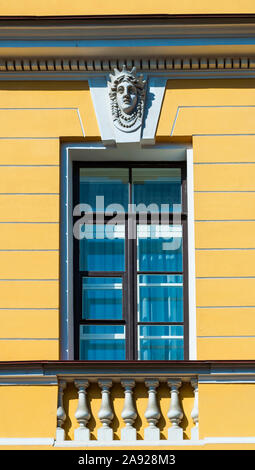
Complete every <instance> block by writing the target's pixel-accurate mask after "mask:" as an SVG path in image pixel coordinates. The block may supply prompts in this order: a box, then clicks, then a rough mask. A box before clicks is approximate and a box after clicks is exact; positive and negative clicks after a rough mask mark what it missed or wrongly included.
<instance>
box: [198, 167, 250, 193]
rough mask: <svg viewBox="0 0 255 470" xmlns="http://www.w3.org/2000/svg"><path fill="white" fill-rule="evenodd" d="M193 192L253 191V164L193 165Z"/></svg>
mask: <svg viewBox="0 0 255 470" xmlns="http://www.w3.org/2000/svg"><path fill="white" fill-rule="evenodd" d="M194 190H195V191H254V190H255V164H254V163H246V164H233V165H231V164H230V163H226V164H224V163H222V164H221V165H220V166H219V165H218V164H215V165H214V164H208V165H207V164H206V163H205V164H203V165H196V164H195V165H194Z"/></svg>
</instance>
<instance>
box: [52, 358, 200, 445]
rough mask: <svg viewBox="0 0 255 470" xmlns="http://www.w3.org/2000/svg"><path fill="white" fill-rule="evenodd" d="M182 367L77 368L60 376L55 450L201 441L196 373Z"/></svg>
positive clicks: (136, 364)
mask: <svg viewBox="0 0 255 470" xmlns="http://www.w3.org/2000/svg"><path fill="white" fill-rule="evenodd" d="M181 364H182V363H179V364H178V362H176V366H175V367H174V368H173V364H171V365H170V364H169V362H168V363H153V362H150V363H144V362H114V363H108V362H105V363H102V362H100V363H99V362H93V363H86V366H85V364H84V363H83V367H82V364H80V365H79V364H78V363H75V366H74V369H76V370H74V371H73V373H71V371H70V367H69V371H68V373H67V374H65V373H63V372H62V373H61V374H59V375H58V408H57V430H56V445H57V446H68V445H71V446H75V445H77V446H79V445H81V446H83V445H84V446H105V445H113V446H118V445H119V446H121V445H123V444H124V445H128V444H129V445H130V446H133V445H139V444H150V443H151V444H153V445H155V443H157V445H169V444H172V443H177V442H178V443H181V442H183V443H184V442H185V443H188V441H192V442H193V441H196V440H199V431H198V428H199V426H198V422H199V413H198V374H197V373H195V372H194V371H191V370H190V367H189V366H186V367H182V366H181ZM77 368H78V369H79V371H78V370H77Z"/></svg>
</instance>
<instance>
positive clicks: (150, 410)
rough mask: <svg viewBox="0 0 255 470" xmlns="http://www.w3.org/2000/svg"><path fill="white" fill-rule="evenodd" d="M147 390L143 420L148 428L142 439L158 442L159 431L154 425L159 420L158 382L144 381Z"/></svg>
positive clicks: (154, 380) (152, 380)
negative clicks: (145, 420)
mask: <svg viewBox="0 0 255 470" xmlns="http://www.w3.org/2000/svg"><path fill="white" fill-rule="evenodd" d="M145 385H146V387H147V388H148V389H149V390H148V406H147V409H146V411H145V418H146V419H147V421H148V423H149V426H148V427H147V428H145V430H144V439H145V440H146V441H147V440H148V441H158V440H159V439H160V430H159V428H157V426H156V424H157V422H158V420H159V418H160V410H159V407H158V404H157V391H156V388H157V387H158V385H159V381H158V380H156V379H148V380H146V381H145Z"/></svg>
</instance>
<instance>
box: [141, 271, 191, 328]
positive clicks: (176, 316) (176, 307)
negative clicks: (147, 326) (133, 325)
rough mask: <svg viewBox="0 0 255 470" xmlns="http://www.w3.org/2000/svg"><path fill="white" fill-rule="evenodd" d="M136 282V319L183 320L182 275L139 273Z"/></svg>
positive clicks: (153, 320)
mask: <svg viewBox="0 0 255 470" xmlns="http://www.w3.org/2000/svg"><path fill="white" fill-rule="evenodd" d="M137 284H138V296H137V309H138V321H140V322H161V321H162V322H182V321H183V278H182V276H173V275H169V276H161V275H153V276H151V275H149V276H148V275H139V276H138V282H137Z"/></svg>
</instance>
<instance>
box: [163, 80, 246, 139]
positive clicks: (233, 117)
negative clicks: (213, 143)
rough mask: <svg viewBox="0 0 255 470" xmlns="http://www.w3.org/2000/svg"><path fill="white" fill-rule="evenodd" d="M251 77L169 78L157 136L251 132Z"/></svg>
mask: <svg viewBox="0 0 255 470" xmlns="http://www.w3.org/2000/svg"><path fill="white" fill-rule="evenodd" d="M254 105H255V80H254V79H245V81H244V80H240V79H232V80H223V79H214V80H213V79H208V80H199V79H198V80H168V82H167V86H166V91H165V96H164V102H163V106H162V110H161V115H160V119H159V123H158V129H157V137H158V138H160V139H162V138H167V137H170V136H172V137H181V136H192V135H196V134H197V135H198V134H199V135H201V134H206V135H209V134H232V135H233V134H249V133H250V134H252V133H253V132H254V124H255V107H254Z"/></svg>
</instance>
